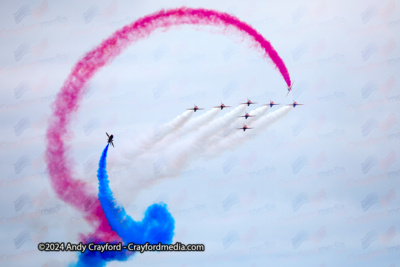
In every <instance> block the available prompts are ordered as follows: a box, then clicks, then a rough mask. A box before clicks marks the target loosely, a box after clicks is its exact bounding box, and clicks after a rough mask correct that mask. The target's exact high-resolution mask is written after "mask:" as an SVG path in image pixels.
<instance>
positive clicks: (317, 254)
mask: <svg viewBox="0 0 400 267" xmlns="http://www.w3.org/2000/svg"><path fill="white" fill-rule="evenodd" d="M215 2H217V1H184V0H181V1H172V0H171V1H116V0H115V1H86V2H85V3H83V4H82V3H81V1H69V2H68V3H67V2H64V3H59V2H54V1H5V0H3V1H0V22H1V27H0V40H1V42H0V43H1V52H0V53H1V54H0V55H1V65H0V77H1V84H0V88H1V91H0V94H1V97H0V98H1V102H0V104H1V115H0V116H1V136H2V140H1V150H0V151H1V154H0V155H1V161H0V164H1V165H0V166H1V183H0V186H1V187H0V190H1V191H0V192H1V193H0V199H1V216H0V218H1V221H0V222H1V241H2V243H1V245H0V248H1V257H0V265H1V266H10V265H17V266H27V265H34V266H66V265H68V264H70V263H73V262H76V260H77V256H78V254H75V253H69V252H68V253H67V252H64V253H43V252H39V251H38V250H37V244H38V243H39V242H79V241H80V238H79V235H80V234H88V233H90V231H91V230H92V229H91V227H90V226H89V225H88V224H87V223H86V222H85V220H84V219H83V218H82V214H80V213H79V212H78V211H76V210H74V209H73V208H71V207H70V206H68V204H66V203H64V202H63V201H61V200H60V199H58V198H57V195H56V194H55V193H54V191H53V189H52V187H51V184H50V182H49V177H48V174H47V173H46V164H45V161H44V158H43V156H44V151H45V147H46V141H45V139H44V134H45V132H46V128H47V120H48V118H49V116H50V115H51V112H52V111H51V104H52V102H53V100H54V98H55V95H56V94H57V93H58V91H59V90H60V88H61V86H62V84H63V82H64V81H65V80H66V78H67V76H68V74H69V73H70V70H71V68H72V67H73V66H74V64H75V63H76V62H77V61H78V60H79V59H80V58H81V57H82V56H83V55H84V53H86V52H88V51H89V50H90V49H92V48H93V47H94V46H96V45H97V44H99V43H100V42H101V41H102V40H104V39H105V38H107V37H109V36H110V35H111V34H112V33H113V32H114V31H116V30H118V29H119V28H121V27H123V26H124V25H126V24H128V23H131V22H133V21H135V20H136V19H138V18H140V17H142V16H145V15H147V14H150V13H153V12H156V11H158V10H160V9H163V8H164V9H167V8H176V7H181V6H187V7H202V8H208V9H215V10H218V11H222V12H227V13H230V14H232V15H235V16H236V17H238V18H239V19H240V20H242V21H245V22H247V23H249V24H250V25H252V26H253V27H254V28H255V29H256V30H257V31H259V32H260V33H261V34H262V35H263V36H264V37H265V38H266V39H268V40H269V41H270V42H271V44H272V45H273V46H274V48H275V49H276V50H277V52H278V53H279V55H280V56H281V58H282V59H283V60H284V62H285V64H286V66H287V68H288V70H289V73H290V76H291V78H292V80H294V81H295V83H294V87H293V92H292V93H290V94H289V95H288V96H287V97H286V92H287V90H286V85H285V82H284V80H283V79H282V77H281V75H280V74H279V72H278V71H277V70H275V69H274V68H273V67H272V65H271V63H270V62H269V60H267V59H265V58H264V57H263V56H262V54H260V52H259V51H257V50H255V49H253V47H252V46H251V44H250V43H249V42H248V41H246V40H245V39H244V38H243V36H240V35H236V34H234V33H224V32H222V31H221V30H220V29H216V28H212V27H194V26H180V27H176V28H172V29H170V30H169V31H158V32H155V33H153V34H152V35H151V36H149V37H148V38H146V39H142V40H140V41H139V42H137V43H135V44H133V45H131V46H129V47H128V48H127V49H126V50H125V51H123V53H121V55H120V56H119V57H118V58H116V59H115V60H114V61H113V62H112V63H111V64H109V65H108V66H106V67H104V68H103V69H101V70H100V71H99V72H98V73H97V74H96V75H95V76H94V77H93V79H91V81H90V84H89V85H88V86H87V88H86V91H85V95H84V97H83V99H82V101H81V102H80V108H79V110H78V111H77V112H76V113H74V115H73V119H72V122H71V125H70V126H69V129H70V131H71V135H70V138H69V139H68V140H67V142H68V144H69V146H70V150H69V155H70V157H71V161H72V162H73V166H72V167H73V170H74V173H75V175H76V178H77V179H82V180H85V181H86V182H87V183H88V184H89V185H90V187H91V188H93V192H94V193H95V192H96V190H97V189H96V187H97V177H96V169H97V162H98V160H99V157H100V154H101V152H102V150H103V148H104V146H105V144H106V142H105V141H106V135H105V132H106V131H107V132H109V133H113V134H114V136H115V141H114V144H115V148H112V149H110V151H109V156H108V162H109V166H108V171H109V176H110V184H111V188H112V189H113V191H114V192H115V195H116V198H117V199H118V200H119V201H120V202H121V203H122V204H124V205H125V207H126V209H127V212H128V213H129V214H130V215H131V216H132V217H133V218H134V219H137V220H140V219H141V218H142V217H143V212H144V211H145V210H146V208H147V207H148V206H149V205H151V204H153V203H158V202H161V201H163V202H165V203H166V204H167V205H168V208H169V210H170V212H171V214H172V215H173V217H174V218H175V236H174V239H173V242H181V243H186V244H193V243H202V244H204V245H205V247H206V251H205V252H196V253H194V252H193V253H187V252H186V253H183V252H182V253H144V254H141V255H135V256H134V257H132V258H131V259H130V260H129V261H128V262H122V263H121V262H112V263H109V264H108V265H109V266H126V265H128V264H138V265H140V266H142V265H145V266H146V265H149V266H154V265H155V264H158V265H164V266H204V265H207V266H266V265H267V266H395V265H396V264H400V262H399V258H400V257H399V253H400V250H399V245H400V236H399V235H400V233H399V231H400V224H399V222H400V197H399V195H400V192H399V190H400V189H399V184H400V183H399V176H400V172H399V157H400V155H399V148H400V126H399V123H398V121H399V120H400V114H399V109H398V105H399V103H400V102H399V101H400V87H399V81H398V79H399V78H398V75H396V73H399V70H400V68H399V64H400V52H399V51H400V50H399V49H398V45H399V42H400V39H399V37H400V34H399V33H400V22H399V20H400V11H399V8H400V3H399V2H398V1H395V0H384V1H359V0H356V1H351V2H350V1H329V2H328V1H312V0H310V1H287V0H285V1H272V0H271V1H248V2H245V1H218V3H215ZM247 98H249V99H251V100H252V101H255V102H258V104H256V105H254V106H250V107H248V108H246V111H248V112H250V111H251V110H253V109H256V108H259V107H261V106H262V104H266V103H269V101H270V100H273V101H275V102H276V103H281V104H290V103H292V101H293V100H296V101H298V102H299V103H304V104H305V105H304V106H298V107H296V108H295V109H291V110H290V112H288V113H287V114H285V115H284V116H282V118H280V119H279V120H278V121H276V122H275V123H274V124H272V125H269V124H268V125H266V126H269V127H266V128H263V129H262V130H258V129H256V126H257V125H256V124H254V127H255V128H254V129H252V130H254V131H252V130H249V131H246V132H242V131H237V132H235V133H233V134H234V136H236V137H235V138H236V139H234V140H233V141H232V140H231V139H225V138H221V136H225V135H226V134H229V133H230V132H229V131H224V130H225V129H224V128H222V127H220V126H219V124H217V123H214V124H213V121H211V119H214V120H218V119H219V118H222V116H223V115H225V114H226V113H228V112H229V111H232V110H233V109H235V108H236V107H237V106H238V105H239V103H241V102H244V101H246V99H247ZM221 102H223V103H225V104H226V105H230V106H233V107H232V108H230V110H229V109H226V110H223V111H221V112H216V111H210V110H211V109H212V107H213V106H216V105H219V104H220V103H221ZM194 104H196V105H198V106H199V107H203V108H205V109H206V110H204V111H198V112H196V113H194V114H193V115H192V117H191V118H190V120H189V121H188V128H190V127H189V126H190V123H193V124H192V125H195V126H196V127H194V128H190V129H191V130H193V131H191V132H189V133H187V132H186V133H185V132H179V131H177V132H174V133H173V134H172V135H171V136H169V137H168V138H167V139H165V140H163V142H160V143H159V144H158V145H157V146H151V149H149V150H148V149H146V146H143V144H146V142H150V143H151V141H152V140H153V139H152V138H154V137H155V136H157V135H158V134H159V133H160V129H161V130H162V129H163V126H164V125H166V124H167V125H168V123H169V122H170V121H172V120H173V119H175V118H177V117H178V116H180V115H182V114H186V113H184V112H185V109H187V108H191V107H193V105H194ZM279 107H282V106H275V107H274V108H273V109H271V110H269V111H268V112H269V113H271V112H273V111H274V110H277V109H278V108H279ZM207 112H209V113H207ZM210 112H214V113H215V114H211V115H210ZM243 112H244V110H243ZM269 113H267V114H269ZM202 114H203V117H201V116H202ZM204 114H207V115H204ZM271 114H272V113H271ZM204 116H210V117H209V119H207V120H204V118H207V117H204ZM260 116H261V115H260ZM202 118H203V120H202ZM196 119H197V122H199V121H201V122H202V123H197V124H196V123H195V122H196ZM250 120H251V118H250V119H249V120H248V121H244V119H242V118H238V119H237V120H235V121H233V122H232V124H231V125H229V127H231V128H232V127H233V128H237V127H241V126H242V125H243V123H244V122H246V123H250ZM231 128H228V130H229V129H231ZM214 130H215V131H214ZM239 133H240V134H241V135H240V136H238V134H239ZM204 134H209V136H210V137H209V138H205V137H204ZM213 138H214V139H213ZM224 140H225V142H224ZM226 140H228V141H226ZM143 147H144V148H145V149H143ZM132 153H133V154H135V153H136V154H135V155H137V154H139V155H138V156H136V157H132ZM182 155H183V156H182Z"/></svg>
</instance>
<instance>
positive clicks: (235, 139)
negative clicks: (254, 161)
mask: <svg viewBox="0 0 400 267" xmlns="http://www.w3.org/2000/svg"><path fill="white" fill-rule="evenodd" d="M291 110H292V108H291V107H283V108H280V109H278V110H276V111H274V112H271V113H269V114H267V115H264V116H262V117H260V118H259V119H257V120H252V121H250V122H249V123H248V125H247V126H248V127H252V129H250V130H247V131H252V134H257V133H259V132H261V131H262V130H264V129H266V128H267V127H269V126H271V125H272V124H273V123H275V122H277V121H279V120H280V119H282V118H283V117H284V116H285V115H287V114H288V113H289V111H291ZM247 140H249V136H248V134H247V132H243V131H239V130H237V129H236V131H235V130H233V131H231V133H230V134H229V135H227V136H223V137H216V138H214V139H212V140H210V141H209V143H208V145H207V147H209V148H211V149H210V150H208V151H207V153H205V155H204V156H205V157H212V156H217V155H218V154H220V152H224V151H226V150H228V149H231V148H234V147H236V146H238V145H240V144H242V143H243V142H245V141H247Z"/></svg>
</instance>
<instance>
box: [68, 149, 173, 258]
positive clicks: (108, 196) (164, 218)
mask: <svg viewBox="0 0 400 267" xmlns="http://www.w3.org/2000/svg"><path fill="white" fill-rule="evenodd" d="M108 146H109V145H107V146H106V148H105V149H104V150H103V153H102V155H101V158H100V161H99V169H98V171H97V178H98V179H99V195H98V196H99V200H100V204H101V207H102V208H103V211H104V213H105V215H106V218H107V220H108V223H109V225H110V227H111V229H112V230H113V231H115V232H116V233H117V234H118V236H119V237H121V238H122V241H123V243H124V244H128V243H131V242H133V243H135V244H145V243H146V242H149V244H158V243H159V242H161V243H163V244H171V243H172V238H173V236H174V229H175V220H174V218H173V217H172V215H171V213H169V211H168V209H167V205H166V204H164V203H160V204H153V205H151V206H149V207H148V208H147V210H146V212H145V215H144V218H143V220H142V221H139V222H137V221H134V220H133V219H132V218H131V217H130V216H129V215H128V214H126V211H125V209H124V207H122V206H119V205H117V201H116V200H115V198H114V196H113V193H112V191H111V189H110V186H109V180H108V175H107V169H106V166H107V161H106V160H107V152H108ZM90 242H94V243H97V244H100V243H104V242H95V241H93V240H90V241H89V242H88V243H90ZM110 243H112V242H110ZM134 253H135V252H130V251H122V252H112V251H110V252H107V251H105V252H103V253H100V252H93V251H88V250H86V252H85V253H83V254H81V255H80V257H79V261H78V263H77V264H76V266H105V265H106V262H107V261H113V260H118V261H125V260H127V259H128V258H129V256H131V255H133V254H134Z"/></svg>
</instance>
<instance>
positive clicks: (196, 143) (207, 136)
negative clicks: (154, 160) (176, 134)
mask: <svg viewBox="0 0 400 267" xmlns="http://www.w3.org/2000/svg"><path fill="white" fill-rule="evenodd" d="M268 109H269V107H268V106H262V107H259V108H257V109H255V110H253V111H252V112H250V113H249V114H251V115H256V117H253V118H252V119H253V120H251V121H250V123H249V125H252V124H254V123H256V122H257V121H260V122H261V123H258V127H260V128H265V126H266V124H268V123H269V122H271V123H272V122H275V121H277V120H278V118H280V117H283V115H284V114H286V113H287V112H281V111H280V110H277V111H275V112H273V113H271V114H268V115H265V116H262V115H264V114H265V113H267V111H268ZM241 110H244V108H241V107H238V108H237V109H235V112H236V114H237V113H238V112H239V111H241ZM285 110H286V109H285ZM289 110H290V109H288V111H289ZM281 113H283V115H280V114H281ZM236 114H235V116H233V114H232V115H230V116H224V117H221V118H219V119H216V120H215V121H213V122H212V123H210V125H209V126H208V127H207V128H204V129H202V130H201V131H200V132H198V134H197V135H196V136H195V137H194V138H192V139H189V140H185V142H182V143H181V144H180V147H179V149H176V148H175V149H174V150H173V155H175V157H173V156H169V157H168V160H169V164H168V165H169V167H170V168H165V171H166V172H165V173H163V176H168V175H171V176H174V175H177V174H178V173H179V171H180V170H181V169H182V168H183V167H184V166H185V165H186V164H187V163H188V162H189V161H191V160H192V159H193V158H195V157H199V156H202V155H203V154H207V155H210V154H214V155H216V154H219V153H221V152H224V151H225V150H226V149H228V148H233V147H234V145H235V144H237V143H239V142H240V141H244V140H246V139H248V135H247V136H246V135H243V134H242V135H240V133H239V131H238V130H236V131H235V130H233V129H234V128H231V127H229V128H230V129H232V130H231V131H230V132H229V133H228V134H227V135H218V133H219V131H221V130H222V129H224V125H226V123H227V122H228V120H230V119H233V118H234V117H236V116H237V115H236ZM266 117H269V118H270V119H266ZM246 137H247V138H246ZM206 152H207V153H206Z"/></svg>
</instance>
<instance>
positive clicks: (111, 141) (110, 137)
mask: <svg viewBox="0 0 400 267" xmlns="http://www.w3.org/2000/svg"><path fill="white" fill-rule="evenodd" d="M293 84H294V81H293V82H292V83H291V84H290V86H289V87H288V92H287V94H286V96H288V95H289V93H290V92H291V91H292V87H293ZM240 104H241V105H247V106H250V105H253V104H257V102H252V101H251V100H250V99H247V102H244V103H240ZM275 105H280V104H275V103H274V101H272V100H270V101H269V104H266V106H270V107H271V108H272V107H273V106H275ZM300 105H304V104H299V103H297V102H296V101H293V103H292V104H287V105H286V106H293V108H295V107H296V106H300ZM230 107H231V106H226V105H225V104H224V103H222V102H221V105H219V106H214V108H220V109H221V110H223V109H224V108H230ZM187 110H193V111H194V112H196V111H197V110H204V108H199V107H198V106H196V105H194V107H193V108H188V109H187ZM239 117H243V118H245V119H246V120H247V119H248V118H250V117H255V115H250V114H249V113H247V112H246V113H245V114H244V115H243V116H239ZM238 129H239V130H243V131H244V132H245V131H246V130H247V129H252V128H249V127H247V125H243V127H241V128H238ZM106 134H107V137H108V141H107V142H108V144H111V145H112V146H113V147H114V143H113V138H114V136H113V135H109V134H108V133H106Z"/></svg>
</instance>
